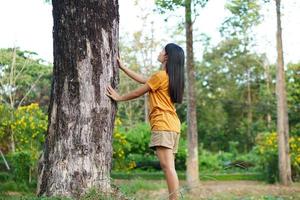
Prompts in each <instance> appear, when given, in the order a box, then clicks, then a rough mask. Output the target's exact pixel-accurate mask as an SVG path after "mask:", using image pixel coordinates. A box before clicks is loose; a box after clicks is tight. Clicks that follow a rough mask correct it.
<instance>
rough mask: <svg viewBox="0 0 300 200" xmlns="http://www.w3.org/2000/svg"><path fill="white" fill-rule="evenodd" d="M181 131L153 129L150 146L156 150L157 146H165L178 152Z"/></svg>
mask: <svg viewBox="0 0 300 200" xmlns="http://www.w3.org/2000/svg"><path fill="white" fill-rule="evenodd" d="M179 138H180V133H177V132H174V131H151V138H150V143H149V148H150V149H153V150H154V151H156V146H164V147H167V148H170V149H172V150H173V153H177V151H178V144H179Z"/></svg>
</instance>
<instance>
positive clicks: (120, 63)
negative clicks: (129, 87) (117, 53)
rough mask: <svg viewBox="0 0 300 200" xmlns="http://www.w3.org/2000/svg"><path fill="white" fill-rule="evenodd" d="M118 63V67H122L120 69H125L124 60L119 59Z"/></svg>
mask: <svg viewBox="0 0 300 200" xmlns="http://www.w3.org/2000/svg"><path fill="white" fill-rule="evenodd" d="M117 61H118V66H119V67H120V69H122V70H123V69H124V65H123V63H122V60H121V59H120V58H119V57H117Z"/></svg>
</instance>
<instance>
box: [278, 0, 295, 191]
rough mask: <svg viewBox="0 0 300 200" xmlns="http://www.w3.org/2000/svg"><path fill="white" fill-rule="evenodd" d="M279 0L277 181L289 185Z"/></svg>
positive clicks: (289, 173) (289, 166) (286, 115)
mask: <svg viewBox="0 0 300 200" xmlns="http://www.w3.org/2000/svg"><path fill="white" fill-rule="evenodd" d="M280 3H281V2H280V0H276V14H277V36H276V39H277V76H276V79H277V80H276V96H277V133H278V156H279V157H278V160H279V163H278V164H279V176H280V177H279V179H280V182H281V184H283V185H290V184H291V183H292V178H291V161H290V155H289V126H288V114H287V100H286V91H285V75H284V61H283V49H282V48H283V47H282V30H281V16H280V15H281V13H280Z"/></svg>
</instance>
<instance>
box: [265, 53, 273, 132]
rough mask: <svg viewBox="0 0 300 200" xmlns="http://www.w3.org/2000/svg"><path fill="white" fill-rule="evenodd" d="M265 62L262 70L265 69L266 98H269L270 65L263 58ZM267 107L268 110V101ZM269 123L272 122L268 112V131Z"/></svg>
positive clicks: (268, 101) (268, 102)
mask: <svg viewBox="0 0 300 200" xmlns="http://www.w3.org/2000/svg"><path fill="white" fill-rule="evenodd" d="M265 59H266V60H265V62H264V69H265V77H266V89H267V97H271V95H270V94H271V89H270V83H271V77H270V65H269V62H268V60H267V58H265ZM267 105H268V108H269V106H270V100H269V99H267ZM271 121H272V117H271V113H270V112H269V111H268V113H267V127H268V128H269V129H270V128H271Z"/></svg>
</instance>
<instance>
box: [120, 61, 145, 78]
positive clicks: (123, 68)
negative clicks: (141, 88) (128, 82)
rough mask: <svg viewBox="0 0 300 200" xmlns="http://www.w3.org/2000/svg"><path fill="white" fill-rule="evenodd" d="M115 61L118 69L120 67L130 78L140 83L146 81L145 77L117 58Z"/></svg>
mask: <svg viewBox="0 0 300 200" xmlns="http://www.w3.org/2000/svg"><path fill="white" fill-rule="evenodd" d="M117 61H118V63H119V67H120V69H122V71H123V72H125V73H126V74H127V75H128V76H129V77H130V78H132V79H133V80H135V81H137V82H139V83H142V84H145V83H146V81H147V79H146V78H145V77H143V76H142V75H140V74H138V73H136V72H135V71H133V70H131V69H129V68H127V67H125V66H124V65H123V63H122V62H121V60H120V59H119V58H117Z"/></svg>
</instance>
